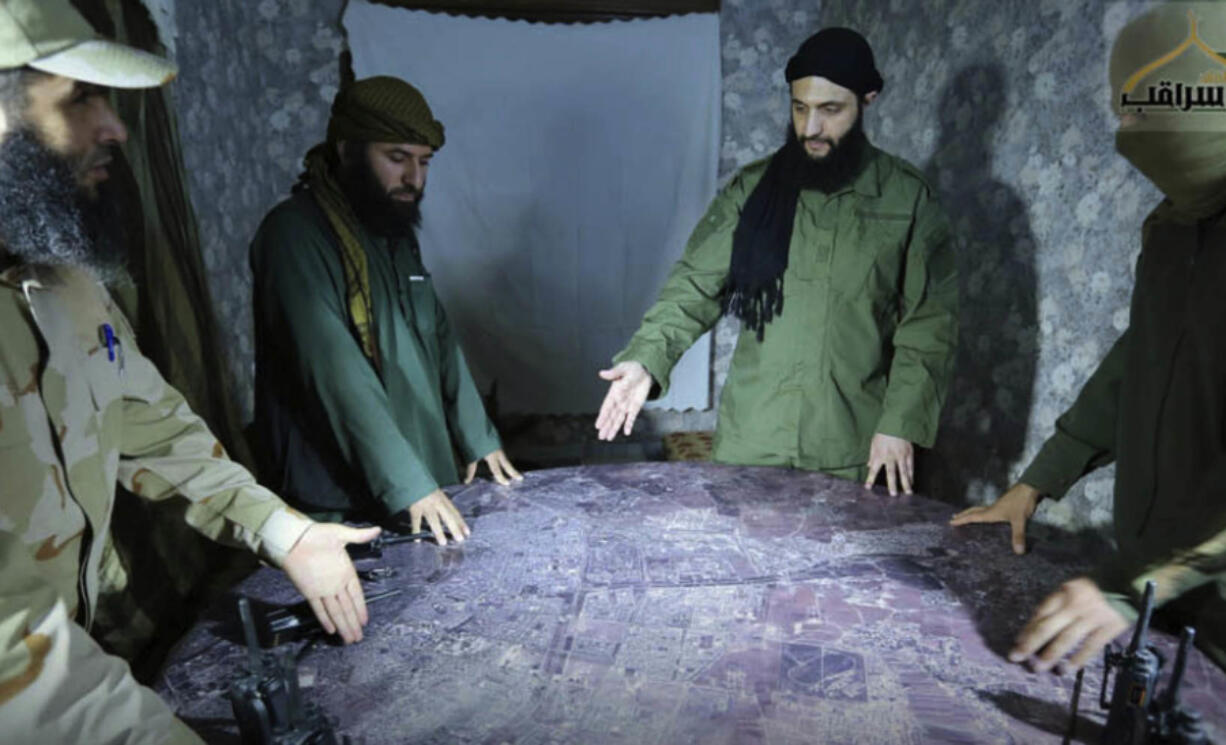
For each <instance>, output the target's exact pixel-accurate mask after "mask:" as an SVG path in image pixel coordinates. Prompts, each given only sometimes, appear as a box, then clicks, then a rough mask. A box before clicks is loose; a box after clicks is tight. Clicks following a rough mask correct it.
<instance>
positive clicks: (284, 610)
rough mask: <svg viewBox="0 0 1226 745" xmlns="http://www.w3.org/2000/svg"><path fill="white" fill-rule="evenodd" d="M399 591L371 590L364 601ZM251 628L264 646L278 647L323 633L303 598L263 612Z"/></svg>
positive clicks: (371, 601)
mask: <svg viewBox="0 0 1226 745" xmlns="http://www.w3.org/2000/svg"><path fill="white" fill-rule="evenodd" d="M400 592H401V591H400V590H399V589H391V590H384V591H382V592H372V593H370V594H369V595H367V596H366V603H367V604H368V605H369V604H370V603H377V602H378V601H380V600H384V599H385V598H390V597H393V596H395V595H399V594H400ZM245 601H246V598H241V599H240V600H239V602H240V603H242V602H245ZM240 613H241V609H240ZM244 623H245V622H244ZM253 628H255V629H257V630H258V637H259V639H260V640H262V641H263V642H264V646H266V647H279V646H281V645H282V644H285V643H287V642H292V641H294V640H296V639H302V638H304V637H307V636H311V635H313V634H321V633H323V627H322V626H320V625H319V619H318V618H316V617H315V611H313V610H312V609H311V604H310V603H309V602H307V601H305V600H304V601H302V602H300V603H296V604H294V605H287V606H282V607H280V608H274V609H273V610H270V611H268V612H267V613H264V614H263V617H262V618H261V619H260V621H259V622H258V624H256V625H254V626H253ZM248 646H250V642H248Z"/></svg>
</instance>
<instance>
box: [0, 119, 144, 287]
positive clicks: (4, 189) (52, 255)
mask: <svg viewBox="0 0 1226 745" xmlns="http://www.w3.org/2000/svg"><path fill="white" fill-rule="evenodd" d="M99 194H100V196H99V199H98V200H97V202H96V203H91V201H90V200H88V199H87V198H86V197H85V196H84V194H83V193H82V191H81V189H80V188H79V187H78V185H77V182H76V178H75V177H74V175H73V170H72V166H71V165H70V164H69V163H68V161H67V160H66V159H65V158H64V157H63V156H61V155H59V154H57V153H55V152H54V151H53V150H51V149H50V148H48V147H47V146H46V145H44V144H43V143H42V141H41V140H39V138H38V136H37V135H36V134H35V133H34V132H33V131H31V130H29V129H27V128H22V129H18V130H15V131H13V132H12V133H10V134H9V135H8V136H7V137H4V138H3V140H0V245H3V248H4V249H5V250H6V251H8V252H9V253H10V254H13V255H14V256H16V257H17V258H18V259H20V260H21V261H22V263H25V264H29V265H32V266H35V267H43V268H58V267H69V266H71V267H78V268H82V269H85V270H87V271H90V272H92V273H93V274H94V275H95V276H97V277H98V278H99V279H101V280H102V281H104V282H108V283H116V282H121V281H123V280H124V279H125V278H126V277H127V272H126V271H125V270H124V262H123V253H124V252H123V245H122V241H121V240H120V237H121V233H120V232H119V231H116V230H114V229H115V227H116V225H117V224H118V219H117V217H115V218H111V217H106V218H104V217H103V216H104V215H105V214H107V213H108V212H111V213H113V212H114V210H113V203H112V200H111V199H109V198H108V199H105V201H104V198H103V197H102V192H101V191H100V193H99ZM107 194H109V191H108V192H107Z"/></svg>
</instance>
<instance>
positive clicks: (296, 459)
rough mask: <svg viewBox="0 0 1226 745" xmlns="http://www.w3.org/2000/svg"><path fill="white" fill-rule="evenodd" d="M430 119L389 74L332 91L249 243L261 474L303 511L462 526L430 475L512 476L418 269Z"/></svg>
mask: <svg viewBox="0 0 1226 745" xmlns="http://www.w3.org/2000/svg"><path fill="white" fill-rule="evenodd" d="M443 142H444V136H443V125H442V124H440V123H439V122H438V121H436V120H435V119H434V116H433V114H432V113H431V111H430V107H429V105H427V103H426V100H425V98H424V97H423V96H422V94H421V93H420V92H418V90H417V89H416V88H414V87H413V86H411V85H409V84H408V83H406V82H404V81H403V80H399V79H397V78H392V77H386V76H380V77H373V78H366V79H364V80H359V81H356V82H352V83H350V84H348V85H346V86H344V87H343V88H342V89H341V90H340V92H339V93H337V95H336V99H335V101H334V102H333V104H332V117H331V120H330V121H329V123H328V135H327V140H326V141H325V142H323V143H321V144H319V145H316V146H315V147H314V148H312V149H311V150H310V152H308V153H307V155H306V159H305V161H304V165H305V171H304V173H303V174H302V175H301V176H300V177H299V183H298V185H297V186H295V187H294V194H293V196H291V197H290V198H289V199H287V200H285V201H284V202H282V203H281V204H279V205H277V206H276V207H275V208H273V210H272V212H270V213H269V214H268V216H267V217H266V218H265V219H264V222H263V224H262V225H261V226H260V229H259V232H258V233H257V234H256V236H255V239H254V241H253V242H252V245H251V268H252V271H253V273H254V279H255V323H256V429H257V431H258V432H259V434H260V435H261V436H260V438H259V442H260V444H261V445H263V446H264V449H265V451H266V453H265V458H264V460H265V464H266V471H265V474H264V476H265V479H266V480H269V481H270V482H271V483H274V484H276V485H277V486H278V487H279V488H280V489H281V493H282V494H284V495H285V498H286V499H287V500H289V501H290V502H291V503H294V504H295V505H296V506H298V507H300V508H302V509H303V510H304V511H306V512H308V513H311V514H316V515H327V516H330V517H345V518H358V519H376V520H381V519H384V518H388V517H391V518H393V519H398V516H399V514H400V513H402V512H405V511H407V513H408V517H409V522H410V525H409V527H410V529H411V530H412V531H413V532H417V531H418V530H419V529H421V528H422V527H426V528H428V529H429V530H431V531H432V532H433V533H434V536H435V538H436V540H437V541H438V542H439V543H440V544H445V543H446V542H447V539H446V534H447V533H450V534H451V537H452V539H453V540H456V541H463V540H464V539H465V537H467V535H468V533H469V529H468V526H467V525H466V524H465V522H464V518H463V517H462V516H461V515H460V513H459V511H458V510H457V509H456V508H455V506H454V505H453V504H452V503H451V501H450V499H448V497H447V496H446V495H445V494H444V493H443V491H442V489H441V488H440V487H441V486H445V485H448V484H453V483H455V482H457V481H459V473H458V471H457V468H456V460H455V456H456V453H457V452H458V454H459V455H460V456H461V457H462V458H463V460H464V462H465V463H467V464H468V468H467V474H466V479H469V480H470V479H472V478H473V476H474V474H475V472H476V468H477V462H478V461H480V460H482V459H484V460H485V462H486V463H487V464H488V466H489V468H490V470H491V472H492V474H493V476H494V478H495V479H496V480H498V481H499V483H504V484H505V483H509V481H510V480H512V479H516V480H517V479H519V478H521V477H520V475H519V473H518V472H517V471H516V470H515V468H514V467H513V466H512V465H511V463H510V462H509V461H508V460H507V458H506V455H505V454H504V453H503V451H502V447H501V445H500V444H499V439H498V434H497V433H496V432H495V431H494V427H493V425H492V424H491V423H490V420H489V418H488V417H487V416H486V413H485V409H484V406H483V405H482V402H481V397H480V396H479V395H478V392H477V388H476V386H475V385H474V383H473V380H472V377H471V375H470V374H469V371H468V367H467V365H466V364H465V362H464V354H463V352H462V351H461V350H460V346H459V342H458V340H457V338H456V336H455V334H454V332H453V331H452V329H451V327H450V326H449V325H448V323H447V316H446V314H445V313H444V312H443V307H442V305H440V304H439V301H438V298H437V297H436V296H435V293H434V288H433V286H432V284H431V281H430V275H429V273H428V272H427V271H426V270H425V268H424V266H423V265H422V260H421V252H420V249H419V247H418V244H417V237H416V228H417V224H418V221H419V217H420V215H419V206H420V204H421V201H422V198H423V197H424V195H425V191H424V189H425V184H426V171H427V169H428V167H429V164H430V160H431V159H432V158H433V156H434V153H435V151H436V150H438V149H439V148H440V147H442V146H443Z"/></svg>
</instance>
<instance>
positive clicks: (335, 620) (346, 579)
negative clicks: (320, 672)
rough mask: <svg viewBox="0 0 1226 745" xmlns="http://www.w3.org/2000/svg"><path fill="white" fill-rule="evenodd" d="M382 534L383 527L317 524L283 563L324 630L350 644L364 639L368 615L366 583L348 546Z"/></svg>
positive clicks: (283, 567)
mask: <svg viewBox="0 0 1226 745" xmlns="http://www.w3.org/2000/svg"><path fill="white" fill-rule="evenodd" d="M378 535H379V528H350V527H348V526H346V525H337V524H335V523H315V524H314V525H312V526H311V527H309V528H307V531H306V532H305V533H303V534H302V537H301V538H299V539H298V542H297V543H295V544H294V547H293V548H292V549H290V552H289V554H288V555H286V557H285V560H284V561H283V562H282V563H281V568H282V569H284V570H285V573H286V574H287V575H289V579H290V581H291V582H293V583H294V587H296V588H298V592H300V593H302V596H303V597H304V598H306V599H307V602H309V603H310V604H311V610H312V611H314V612H315V617H316V618H318V619H319V624H320V625H321V626H323V627H324V631H327V632H328V633H329V634H337V633H339V634H340V635H341V639H343V640H344V641H345V643H346V644H352V643H353V642H356V641H361V640H362V627H363V626H365V625H366V621H367V620H368V616H367V614H366V598H365V596H364V595H363V594H362V583H361V582H359V581H358V574H357V572H356V571H355V570H354V568H353V562H352V561H350V559H349V554H348V553H346V552H345V545H346V544H349V543H369V542H370V541H373V540H374V539H375V537H377V536H378Z"/></svg>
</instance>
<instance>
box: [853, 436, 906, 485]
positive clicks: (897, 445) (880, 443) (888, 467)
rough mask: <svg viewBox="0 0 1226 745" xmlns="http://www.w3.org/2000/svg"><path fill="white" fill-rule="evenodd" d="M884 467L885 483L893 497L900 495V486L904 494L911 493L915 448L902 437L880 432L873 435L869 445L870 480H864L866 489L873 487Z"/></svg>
mask: <svg viewBox="0 0 1226 745" xmlns="http://www.w3.org/2000/svg"><path fill="white" fill-rule="evenodd" d="M882 469H884V470H885V483H886V487H887V488H888V489H889V490H890V496H891V497H895V496H898V490H899V488H900V487H901V488H902V492H903V494H910V493H911V482H912V481H914V480H915V448H914V447H912V445H911V443H910V442H908V441H906V440H904V439H902V438H901V437H894V436H892V435H883V434H881V433H880V432H878V433H877V434H875V435H873V442H872V445H871V446H870V447H869V454H868V480H867V481H865V482H864V488H865V489H872V488H873V484H874V483H876V482H877V475H878V474H879V473H881V471H882Z"/></svg>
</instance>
